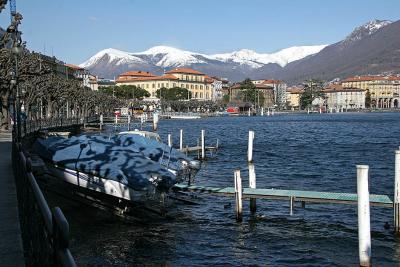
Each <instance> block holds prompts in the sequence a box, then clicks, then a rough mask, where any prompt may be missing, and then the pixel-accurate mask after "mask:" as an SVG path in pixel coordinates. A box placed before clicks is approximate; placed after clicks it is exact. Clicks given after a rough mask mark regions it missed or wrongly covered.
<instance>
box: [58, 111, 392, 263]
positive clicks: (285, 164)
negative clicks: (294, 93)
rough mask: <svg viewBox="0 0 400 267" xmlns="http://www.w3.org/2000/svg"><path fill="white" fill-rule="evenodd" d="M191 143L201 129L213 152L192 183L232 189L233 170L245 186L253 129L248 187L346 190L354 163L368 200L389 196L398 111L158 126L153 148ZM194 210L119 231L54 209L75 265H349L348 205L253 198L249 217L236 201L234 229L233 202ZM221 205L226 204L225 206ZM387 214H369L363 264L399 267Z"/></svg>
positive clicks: (89, 211) (99, 216) (96, 218)
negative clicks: (367, 259)
mask: <svg viewBox="0 0 400 267" xmlns="http://www.w3.org/2000/svg"><path fill="white" fill-rule="evenodd" d="M179 129H183V130H184V141H185V143H187V144H189V145H194V144H196V140H197V138H198V137H199V135H200V131H201V129H205V130H206V143H207V145H214V144H215V142H216V138H218V139H219V141H220V144H221V149H220V150H219V152H218V154H217V155H216V156H215V157H213V158H212V159H210V160H208V161H207V162H206V163H205V164H204V165H203V168H202V170H201V171H200V172H199V174H198V175H197V180H196V183H197V184H199V185H210V186H233V171H234V170H235V169H237V168H240V169H241V170H242V179H243V184H244V186H246V187H247V185H248V182H247V177H248V173H247V158H246V157H247V138H248V131H249V130H254V131H255V141H254V164H255V168H256V175H257V187H258V188H279V189H299V190H315V191H332V192H352V193H355V192H356V190H357V187H356V167H355V166H356V164H367V165H369V166H370V184H369V185H370V192H371V193H375V194H388V195H389V196H390V197H392V195H393V184H394V150H395V149H397V148H398V146H399V145H400V140H399V137H400V113H362V114H361V113H360V114H357V113H353V114H352V113H345V114H315V115H314V114H313V115H276V116H271V117H221V118H207V119H200V120H187V121H183V120H163V121H160V124H159V133H160V135H161V137H162V138H163V140H166V139H167V134H168V133H171V134H173V138H174V143H175V144H178V142H179ZM197 201H198V202H199V203H200V204H199V205H194V206H193V205H183V204H176V205H173V207H171V209H174V211H175V212H176V214H177V215H178V216H177V217H176V218H175V219H174V220H156V221H149V222H143V223H126V222H122V221H119V220H116V219H115V218H114V217H112V216H106V215H105V214H103V212H101V211H99V210H96V209H94V208H88V207H82V206H77V205H69V206H68V205H67V206H65V207H63V211H64V212H65V214H66V216H67V218H68V220H69V222H70V227H71V245H70V247H71V250H72V253H73V255H74V257H75V259H76V260H77V263H78V264H79V265H81V266H358V238H357V206H356V205H354V206H353V205H332V204H328V205H327V204H307V206H306V208H305V209H303V208H301V207H300V205H298V206H297V207H296V208H295V213H294V215H293V216H290V215H289V202H288V201H271V200H257V216H251V215H250V212H249V207H248V201H244V219H243V222H242V223H237V222H236V221H235V214H234V199H233V198H222V197H216V196H208V195H201V196H200V198H199V199H198V200H197ZM229 204H231V206H229ZM392 216H393V213H392V210H391V209H388V208H379V207H373V208H371V228H372V257H373V261H372V263H373V266H399V265H400V239H399V238H396V237H395V236H394V235H393V233H392V229H389V230H387V229H385V228H384V224H385V222H389V223H390V224H391V225H392V221H393V220H392Z"/></svg>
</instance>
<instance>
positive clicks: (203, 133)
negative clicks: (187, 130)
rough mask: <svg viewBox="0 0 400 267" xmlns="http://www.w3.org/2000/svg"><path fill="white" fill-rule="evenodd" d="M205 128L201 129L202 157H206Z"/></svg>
mask: <svg viewBox="0 0 400 267" xmlns="http://www.w3.org/2000/svg"><path fill="white" fill-rule="evenodd" d="M205 132H206V131H205V130H201V158H202V159H205V158H206V145H205Z"/></svg>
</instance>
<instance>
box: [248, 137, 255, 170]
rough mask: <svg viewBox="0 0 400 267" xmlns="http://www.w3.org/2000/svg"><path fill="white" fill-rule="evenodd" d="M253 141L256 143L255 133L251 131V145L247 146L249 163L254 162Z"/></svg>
mask: <svg viewBox="0 0 400 267" xmlns="http://www.w3.org/2000/svg"><path fill="white" fill-rule="evenodd" d="M253 141H254V131H249V143H248V146H247V161H248V162H250V163H251V162H253Z"/></svg>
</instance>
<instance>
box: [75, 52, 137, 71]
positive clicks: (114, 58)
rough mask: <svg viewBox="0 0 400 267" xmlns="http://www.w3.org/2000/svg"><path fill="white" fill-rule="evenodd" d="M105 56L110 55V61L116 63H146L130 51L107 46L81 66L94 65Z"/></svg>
mask: <svg viewBox="0 0 400 267" xmlns="http://www.w3.org/2000/svg"><path fill="white" fill-rule="evenodd" d="M104 56H108V61H109V62H113V63H115V64H116V65H119V64H122V63H130V62H136V63H144V61H143V60H142V59H140V58H138V57H135V56H133V55H132V54H131V53H129V52H125V51H121V50H118V49H114V48H107V49H103V50H101V51H100V52H98V53H97V54H95V55H94V56H92V57H91V58H89V59H88V60H86V61H85V62H83V63H82V64H80V65H79V66H80V67H82V68H87V67H90V66H92V65H95V64H96V63H97V62H99V61H100V60H101V59H102V58H103V57H104Z"/></svg>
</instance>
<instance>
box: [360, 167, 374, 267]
mask: <svg viewBox="0 0 400 267" xmlns="http://www.w3.org/2000/svg"><path fill="white" fill-rule="evenodd" d="M368 169H369V167H368V165H357V197H358V254H359V258H360V266H363V267H366V266H371V224H370V213H369V191H368Z"/></svg>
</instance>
